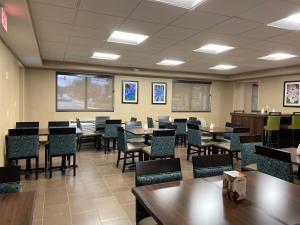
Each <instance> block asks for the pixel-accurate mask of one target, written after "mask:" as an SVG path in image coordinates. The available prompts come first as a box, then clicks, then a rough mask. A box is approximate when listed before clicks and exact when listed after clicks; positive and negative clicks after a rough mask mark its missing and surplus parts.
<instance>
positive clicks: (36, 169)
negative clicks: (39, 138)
mask: <svg viewBox="0 0 300 225" xmlns="http://www.w3.org/2000/svg"><path fill="white" fill-rule="evenodd" d="M35 179H36V180H37V179H39V157H38V156H37V157H36V158H35Z"/></svg>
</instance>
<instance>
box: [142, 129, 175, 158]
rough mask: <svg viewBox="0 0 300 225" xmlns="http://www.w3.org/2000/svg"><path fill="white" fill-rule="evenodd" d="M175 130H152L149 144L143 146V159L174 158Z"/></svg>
mask: <svg viewBox="0 0 300 225" xmlns="http://www.w3.org/2000/svg"><path fill="white" fill-rule="evenodd" d="M174 151H175V130H171V129H163V130H154V131H153V135H152V141H151V146H148V147H145V148H143V153H144V157H145V159H148V158H150V159H156V158H161V159H162V158H174V154H175V153H174Z"/></svg>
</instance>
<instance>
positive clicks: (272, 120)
mask: <svg viewBox="0 0 300 225" xmlns="http://www.w3.org/2000/svg"><path fill="white" fill-rule="evenodd" d="M273 113H275V112H273ZM280 120H281V116H280V115H277V114H271V113H270V114H269V116H268V120H267V127H266V128H267V130H269V131H272V130H273V131H279V129H280Z"/></svg>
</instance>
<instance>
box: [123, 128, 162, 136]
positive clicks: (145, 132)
mask: <svg viewBox="0 0 300 225" xmlns="http://www.w3.org/2000/svg"><path fill="white" fill-rule="evenodd" d="M154 130H157V129H155V128H147V129H146V130H145V129H144V128H135V129H126V131H128V132H130V133H132V134H135V135H152V134H153V131H154Z"/></svg>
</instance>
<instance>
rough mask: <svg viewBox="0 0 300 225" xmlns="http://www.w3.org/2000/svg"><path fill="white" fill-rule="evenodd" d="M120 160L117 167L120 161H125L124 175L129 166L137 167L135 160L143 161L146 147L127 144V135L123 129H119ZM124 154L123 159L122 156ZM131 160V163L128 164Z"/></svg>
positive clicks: (141, 144)
mask: <svg viewBox="0 0 300 225" xmlns="http://www.w3.org/2000/svg"><path fill="white" fill-rule="evenodd" d="M117 129H118V159H117V165H116V166H117V167H119V162H120V160H124V163H123V169H122V173H124V171H125V168H126V166H127V165H135V161H134V160H135V158H137V157H138V158H139V159H140V160H141V159H142V152H141V151H142V148H144V147H146V145H144V144H143V143H127V133H126V132H125V130H124V128H123V127H118V128H117ZM122 153H123V155H124V156H123V157H121V154H122ZM127 159H131V162H129V163H128V162H127Z"/></svg>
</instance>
